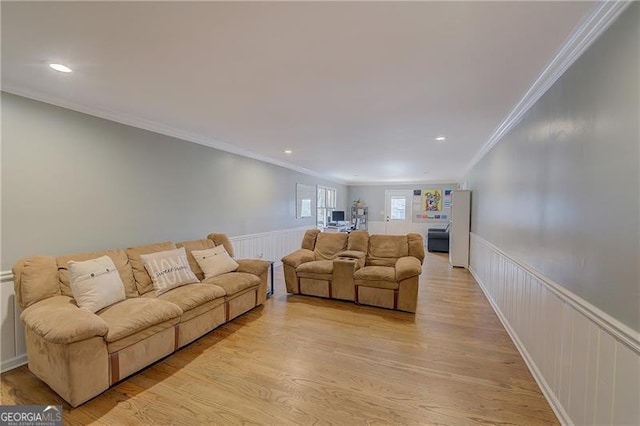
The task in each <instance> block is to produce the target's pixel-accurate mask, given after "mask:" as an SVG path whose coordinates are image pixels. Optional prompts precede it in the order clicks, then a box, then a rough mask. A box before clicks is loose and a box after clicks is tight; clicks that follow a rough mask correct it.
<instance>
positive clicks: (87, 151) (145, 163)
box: [1, 93, 350, 270]
mask: <svg viewBox="0 0 640 426" xmlns="http://www.w3.org/2000/svg"><path fill="white" fill-rule="evenodd" d="M296 183H304V184H308V185H317V184H322V185H326V186H331V187H334V188H336V189H337V190H338V207H339V208H346V207H347V206H348V205H349V204H350V203H348V202H347V198H346V197H347V190H346V186H344V185H339V184H336V183H333V182H330V181H326V180H322V179H318V178H316V177H313V176H309V175H305V174H302V173H298V172H294V171H292V170H289V169H286V168H282V167H278V166H275V165H272V164H268V163H264V162H261V161H256V160H252V159H249V158H245V157H241V156H238V155H233V154H229V153H226V152H223V151H219V150H216V149H213V148H209V147H205V146H201V145H197V144H194V143H190V142H186V141H182V140H179V139H175V138H171V137H168V136H163V135H159V134H156V133H153V132H148V131H145V130H141V129H137V128H134V127H130V126H125V125H122V124H118V123H114V122H111V121H108V120H103V119H100V118H96V117H92V116H89V115H85V114H81V113H78V112H74V111H70V110H67V109H64V108H59V107H55V106H52V105H48V104H45V103H41V102H36V101H33V100H29V99H25V98H21V97H18V96H14V95H11V94H7V93H2V266H1V268H2V270H6V269H9V268H10V267H11V265H12V264H13V263H14V262H15V261H16V260H17V259H19V258H20V257H23V256H29V255H36V254H50V255H59V254H64V253H73V252H83V251H89V250H99V249H106V248H121V247H127V246H131V245H140V244H146V243H152V242H158V241H164V240H172V241H181V240H185V239H194V238H205V237H206V236H207V234H208V233H210V232H214V231H215V232H224V233H227V234H228V235H230V236H234V235H245V234H253V233H259V232H266V231H274V230H281V229H288V228H296V227H301V226H309V227H314V226H315V218H312V219H296V217H295V205H296V204H295V190H296Z"/></svg>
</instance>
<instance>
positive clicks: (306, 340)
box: [0, 254, 558, 425]
mask: <svg viewBox="0 0 640 426" xmlns="http://www.w3.org/2000/svg"><path fill="white" fill-rule="evenodd" d="M418 305H419V307H418V312H417V313H416V314H415V315H412V314H407V313H401V312H394V311H389V310H385V309H378V308H373V307H365V306H356V305H354V304H353V303H349V302H340V301H333V300H324V299H318V298H313V297H307V296H288V295H287V294H286V293H285V289H284V281H283V277H282V269H281V268H276V294H275V295H274V296H272V297H271V298H269V299H268V300H267V302H266V303H265V305H264V306H262V307H259V308H256V309H254V310H253V311H251V312H249V313H247V314H245V315H243V316H242V317H240V318H237V319H236V320H234V321H233V322H231V323H230V324H226V325H224V326H222V327H220V328H218V329H216V330H215V331H213V332H212V333H209V334H208V335H207V336H204V337H203V338H201V339H199V340H197V341H196V342H194V343H192V344H191V345H189V346H187V347H186V348H183V349H181V350H180V351H178V352H177V353H174V354H173V355H171V356H169V357H168V358H166V359H164V360H162V361H159V362H157V363H156V364H154V365H152V366H150V367H148V368H146V369H144V370H143V371H141V372H138V373H137V374H135V375H133V376H132V377H130V378H128V379H127V380H124V381H122V382H121V383H120V384H118V385H117V386H115V387H113V388H111V389H109V390H108V391H107V392H105V393H104V394H102V395H100V396H98V397H96V398H94V399H93V400H91V401H89V402H87V403H85V404H84V405H82V406H80V407H78V408H76V409H72V408H71V407H69V405H67V404H66V403H64V401H62V399H61V398H60V397H58V396H57V395H56V394H55V393H54V392H53V391H52V390H50V389H49V388H48V387H47V385H45V384H44V383H42V382H40V381H39V380H38V379H37V378H36V377H35V376H33V374H31V373H30V372H29V370H28V369H27V367H26V366H24V367H20V368H18V369H15V370H12V371H10V372H7V373H4V374H2V389H1V393H0V397H1V398H2V404H53V403H56V404H62V405H63V409H64V423H65V424H88V423H93V422H95V423H102V424H112V425H120V424H214V423H215V424H238V423H254V424H270V425H282V424H316V423H320V424H339V425H353V424H365V423H366V424H371V423H376V424H448V425H459V424H527V425H528V424H544V425H548V424H557V423H558V422H557V419H556V417H555V416H554V414H553V412H552V410H551V408H550V407H549V405H548V404H547V402H546V400H545V399H544V397H543V396H542V394H541V392H540V390H539V388H538V386H537V385H536V383H535V381H534V380H533V378H532V376H531V374H530V373H529V371H528V370H527V368H526V366H525V363H524V361H523V360H522V358H521V357H520V355H519V354H518V351H517V350H516V348H515V347H514V345H513V343H512V342H511V340H510V339H509V337H508V335H507V333H506V331H505V330H504V328H503V327H502V325H501V324H500V322H499V320H498V318H497V317H496V315H495V314H494V312H493V311H492V309H491V307H490V306H489V303H488V302H487V300H486V299H485V297H484V296H483V294H482V292H481V290H480V288H479V287H478V285H477V284H476V283H475V281H474V280H473V278H472V277H471V275H470V274H469V272H468V271H466V270H464V269H458V268H455V269H453V268H451V267H450V266H449V264H448V263H447V258H446V255H439V254H428V255H427V258H426V260H425V265H424V272H423V274H422V277H421V282H420V294H419V301H418ZM87 380H91V378H90V377H88V378H87Z"/></svg>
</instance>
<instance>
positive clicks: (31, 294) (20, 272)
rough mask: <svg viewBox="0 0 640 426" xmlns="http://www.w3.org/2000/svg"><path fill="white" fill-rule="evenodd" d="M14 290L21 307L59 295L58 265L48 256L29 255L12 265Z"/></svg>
mask: <svg viewBox="0 0 640 426" xmlns="http://www.w3.org/2000/svg"><path fill="white" fill-rule="evenodd" d="M12 271H13V282H14V292H15V295H16V299H17V301H18V304H19V305H20V307H21V308H22V309H25V308H26V307H27V306H30V305H32V304H34V303H36V302H39V301H40V300H43V299H47V298H49V297H53V296H58V295H60V284H59V281H58V265H57V264H56V259H55V258H54V257H50V256H31V257H27V258H24V259H22V260H19V261H18V262H16V263H15V265H13V268H12Z"/></svg>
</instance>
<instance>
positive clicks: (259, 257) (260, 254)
mask: <svg viewBox="0 0 640 426" xmlns="http://www.w3.org/2000/svg"><path fill="white" fill-rule="evenodd" d="M262 256H264V254H263V253H258V256H256V257H257V258H258V259H262Z"/></svg>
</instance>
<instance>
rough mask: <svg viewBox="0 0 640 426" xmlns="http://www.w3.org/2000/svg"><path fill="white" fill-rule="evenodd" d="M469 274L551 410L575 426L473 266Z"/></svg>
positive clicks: (562, 420) (568, 423)
mask: <svg viewBox="0 0 640 426" xmlns="http://www.w3.org/2000/svg"><path fill="white" fill-rule="evenodd" d="M469 272H471V275H472V276H473V278H475V280H476V282H477V283H478V286H479V287H480V289H481V290H482V292H483V293H484V295H485V297H486V298H487V300H488V301H489V304H490V305H491V307H492V308H493V310H494V312H495V313H496V315H497V316H498V319H499V320H500V322H501V323H502V325H503V326H504V328H505V330H507V333H508V334H509V337H511V340H512V341H513V343H514V345H516V349H518V352H520V355H521V356H522V359H524V362H525V364H527V367H528V368H529V371H530V372H531V375H532V376H533V378H534V380H535V381H536V383H537V384H538V386H539V387H540V390H541V391H542V394H543V395H544V397H545V398H546V400H547V402H548V403H549V405H550V406H551V409H552V410H553V412H554V413H555V415H556V417H557V418H558V420H559V421H560V423H561V424H563V425H573V422H572V421H571V418H570V417H569V415H568V414H567V412H566V411H565V409H564V407H563V406H562V404H561V403H560V401H559V400H558V398H557V397H556V395H555V393H554V392H553V390H552V389H551V387H550V386H549V384H548V383H547V381H546V380H545V378H544V376H543V375H542V373H541V372H540V370H539V369H538V366H537V365H536V363H535V361H534V360H533V357H532V356H531V355H530V354H529V352H528V351H527V348H526V347H525V345H524V344H523V343H522V341H521V340H520V338H519V337H518V335H517V334H516V332H515V331H514V330H513V328H512V327H511V325H510V324H509V321H507V319H506V317H505V316H504V314H503V313H502V311H501V310H500V308H499V307H498V305H497V304H496V302H495V301H494V300H493V298H492V297H491V294H490V293H489V291H488V290H487V288H486V287H485V285H484V283H483V282H482V280H481V279H480V277H479V276H478V274H477V273H476V272H475V271H474V270H473V267H472V266H471V265H469Z"/></svg>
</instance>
